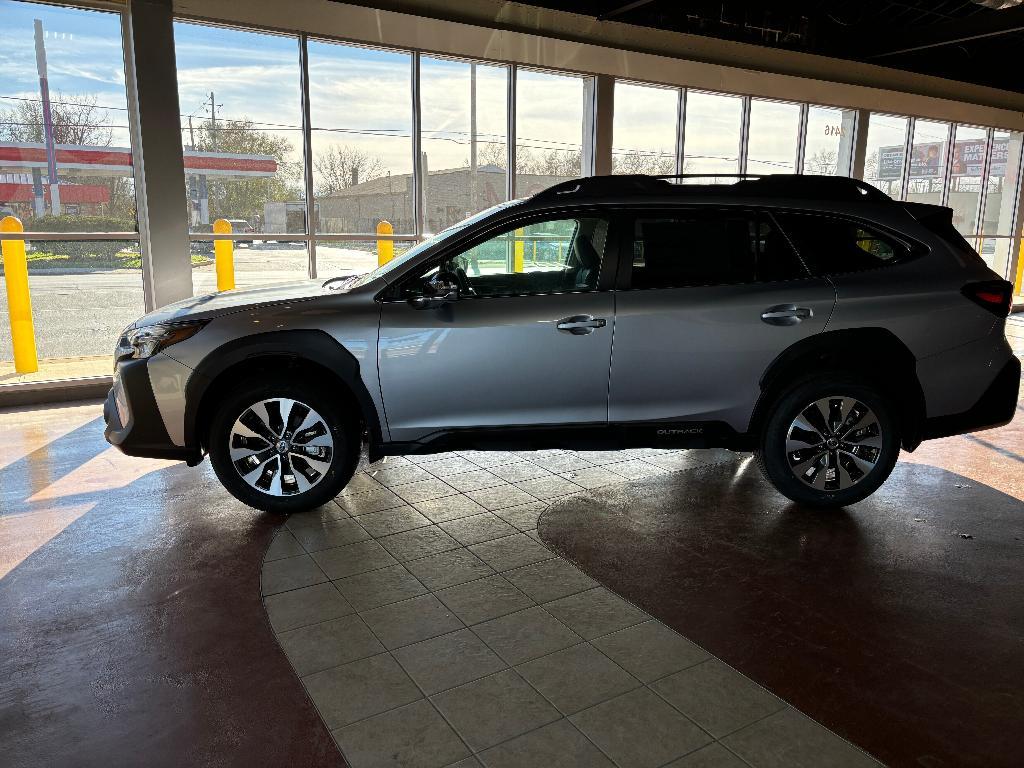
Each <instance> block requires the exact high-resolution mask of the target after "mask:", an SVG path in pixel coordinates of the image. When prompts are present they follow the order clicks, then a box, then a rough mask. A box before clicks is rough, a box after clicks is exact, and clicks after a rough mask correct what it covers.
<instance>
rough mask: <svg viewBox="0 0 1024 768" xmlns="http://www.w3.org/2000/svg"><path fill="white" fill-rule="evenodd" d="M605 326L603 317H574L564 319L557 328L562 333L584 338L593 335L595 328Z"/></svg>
mask: <svg viewBox="0 0 1024 768" xmlns="http://www.w3.org/2000/svg"><path fill="white" fill-rule="evenodd" d="M604 326H605V320H604V318H603V317H593V316H592V315H573V316H572V317H563V318H562V319H561V320H559V321H558V325H556V326H555V327H556V328H558V330H560V331H565V332H566V333H571V334H572V335H573V336H583V335H585V334H588V333H593V332H594V329H595V328H604Z"/></svg>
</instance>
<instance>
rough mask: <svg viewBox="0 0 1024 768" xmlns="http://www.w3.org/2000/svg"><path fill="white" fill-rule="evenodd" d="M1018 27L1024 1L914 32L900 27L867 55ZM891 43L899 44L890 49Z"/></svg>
mask: <svg viewBox="0 0 1024 768" xmlns="http://www.w3.org/2000/svg"><path fill="white" fill-rule="evenodd" d="M1021 31H1024V5H1019V6H1017V7H1016V8H1007V9H1005V10H1002V11H991V12H989V13H976V14H973V15H972V16H970V17H968V18H966V19H959V20H957V21H950V22H944V23H942V24H932V25H929V26H926V27H922V28H921V29H920V30H919V31H917V32H916V33H915V32H914V31H913V30H908V29H901V30H900V31H899V34H898V35H894V36H892V37H890V38H888V39H887V40H883V41H880V42H879V43H878V44H877V45H875V46H873V48H874V49H875V53H869V54H868V55H867V58H868V59H880V58H883V57H886V56H896V55H898V54H901V53H911V52H913V51H923V50H927V49H929V48H941V47H943V46H947V45H955V44H956V43H965V42H967V41H969V40H981V39H983V38H987V37H999V36H1001V35H1009V34H1012V33H1014V32H1021ZM890 45H892V46H898V47H894V48H892V49H890V48H889V46H890Z"/></svg>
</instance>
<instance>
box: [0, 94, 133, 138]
mask: <svg viewBox="0 0 1024 768" xmlns="http://www.w3.org/2000/svg"><path fill="white" fill-rule="evenodd" d="M50 115H51V117H52V118H53V141H54V143H55V144H73V145H82V144H87V145H90V146H94V147H109V146H110V143H111V141H112V140H113V135H114V134H113V129H112V127H111V124H110V113H109V110H108V109H107V108H106V107H101V106H99V99H98V98H97V96H96V95H95V94H91V93H72V94H64V93H62V92H61V91H56V92H55V93H54V94H52V95H51V97H50ZM0 140H3V141H24V142H36V143H39V142H42V141H43V103H42V102H41V101H39V100H38V99H31V100H26V101H19V102H18V103H17V104H15V105H14V106H13V107H9V108H8V109H5V110H3V111H2V112H0Z"/></svg>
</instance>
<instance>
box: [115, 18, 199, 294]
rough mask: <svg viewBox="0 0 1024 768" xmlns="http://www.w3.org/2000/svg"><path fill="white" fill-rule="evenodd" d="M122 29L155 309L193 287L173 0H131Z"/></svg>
mask: <svg viewBox="0 0 1024 768" xmlns="http://www.w3.org/2000/svg"><path fill="white" fill-rule="evenodd" d="M123 30H124V37H125V68H126V74H127V75H128V78H127V79H128V83H127V85H128V105H129V113H130V117H131V118H132V119H131V123H132V149H133V158H134V165H135V194H136V200H137V204H138V211H139V238H140V240H141V241H142V242H141V246H142V258H143V270H142V274H143V285H144V290H145V298H146V307H147V308H149V309H152V308H155V307H161V306H163V305H165V304H170V303H171V302H173V301H178V300H180V299H184V298H187V297H189V296H191V295H192V260H191V256H190V254H189V240H188V224H189V210H188V199H187V195H186V191H185V163H184V158H183V151H182V146H181V122H180V116H179V113H180V111H181V110H180V109H179V108H178V72H177V66H176V63H175V57H174V17H173V12H172V7H171V0H131V2H130V4H129V7H128V10H127V11H126V12H125V14H124V27H123Z"/></svg>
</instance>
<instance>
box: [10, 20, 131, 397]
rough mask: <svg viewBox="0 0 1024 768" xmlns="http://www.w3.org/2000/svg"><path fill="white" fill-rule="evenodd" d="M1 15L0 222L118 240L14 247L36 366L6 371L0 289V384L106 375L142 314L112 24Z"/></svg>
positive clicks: (120, 66) (125, 122)
mask: <svg viewBox="0 0 1024 768" xmlns="http://www.w3.org/2000/svg"><path fill="white" fill-rule="evenodd" d="M0 19H3V23H2V24H0V72H2V73H3V79H2V82H0V218H5V217H7V216H14V217H17V218H18V219H20V221H21V223H22V225H23V227H24V229H25V231H27V232H37V233H41V232H49V233H62V232H69V233H70V232H84V233H94V234H95V233H104V232H109V233H116V232H120V233H129V234H128V235H127V237H128V239H117V240H113V239H100V240H81V239H75V238H74V237H73V236H69V239H68V240H66V241H56V240H28V241H25V251H26V257H27V261H28V273H29V287H30V300H31V303H32V314H33V321H34V330H35V347H36V353H37V356H38V364H39V370H38V372H36V373H25V374H23V375H19V374H17V373H16V371H15V368H14V364H13V359H14V355H13V348H12V344H11V324H10V315H9V312H8V307H7V293H6V291H4V290H2V289H0V379H2V380H3V381H4V382H5V383H13V382H20V381H26V380H28V381H31V380H33V379H36V380H38V379H58V378H78V377H82V376H96V375H109V373H110V355H111V351H112V350H113V347H114V344H115V343H116V341H117V336H118V334H119V333H120V331H121V330H122V329H123V328H124V326H126V325H127V324H128V323H130V322H131V321H133V320H135V319H136V318H137V317H138V316H139V315H141V314H142V313H143V312H144V311H145V307H144V299H143V290H142V256H141V254H140V251H139V243H138V240H137V238H136V237H135V235H134V233H136V232H137V231H138V229H137V224H136V204H135V184H134V163H133V153H132V145H131V137H130V131H129V117H128V115H129V112H128V97H127V91H126V88H125V68H124V51H123V47H122V38H121V16H120V14H118V13H112V12H108V11H97V10H84V9H78V8H72V7H57V6H52V5H44V4H39V3H23V2H11V1H9V0H0ZM124 237H126V236H125V235H121V238H124ZM2 274H3V272H2V269H0V275H2ZM0 282H2V277H0Z"/></svg>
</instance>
